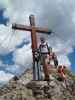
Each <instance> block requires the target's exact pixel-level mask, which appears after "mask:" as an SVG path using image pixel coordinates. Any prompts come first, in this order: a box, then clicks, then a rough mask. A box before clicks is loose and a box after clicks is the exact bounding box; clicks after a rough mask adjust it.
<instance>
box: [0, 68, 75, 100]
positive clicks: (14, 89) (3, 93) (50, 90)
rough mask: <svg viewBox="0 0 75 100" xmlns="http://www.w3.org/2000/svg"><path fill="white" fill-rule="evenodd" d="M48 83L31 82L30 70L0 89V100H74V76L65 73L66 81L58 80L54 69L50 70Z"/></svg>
mask: <svg viewBox="0 0 75 100" xmlns="http://www.w3.org/2000/svg"><path fill="white" fill-rule="evenodd" d="M49 72H50V81H48V82H47V81H32V70H31V69H29V70H27V71H25V72H24V73H23V74H22V75H21V76H20V77H17V76H15V77H14V78H13V79H11V80H10V81H9V83H8V84H7V85H5V86H3V87H1V88H0V100H75V76H74V75H73V74H72V73H71V72H70V71H67V72H66V75H67V77H68V78H67V81H66V82H63V81H60V80H59V79H58V74H57V70H56V69H53V68H52V69H50V71H49Z"/></svg>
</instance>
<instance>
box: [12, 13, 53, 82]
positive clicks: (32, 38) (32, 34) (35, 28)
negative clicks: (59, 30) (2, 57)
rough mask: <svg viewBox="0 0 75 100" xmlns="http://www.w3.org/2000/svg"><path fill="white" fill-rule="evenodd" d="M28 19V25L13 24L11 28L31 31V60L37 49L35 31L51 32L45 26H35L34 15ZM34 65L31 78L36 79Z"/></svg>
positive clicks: (45, 71)
mask: <svg viewBox="0 0 75 100" xmlns="http://www.w3.org/2000/svg"><path fill="white" fill-rule="evenodd" d="M29 20H30V26H27V25H20V24H13V25H12V29H17V30H24V31H30V32H31V40H32V54H33V62H34V60H35V50H37V48H38V47H37V35H36V32H38V33H45V34H46V33H47V34H51V30H48V29H47V28H41V27H36V26H35V17H34V15H30V16H29ZM43 67H44V73H45V77H46V76H47V75H46V74H47V67H46V65H43ZM34 73H35V66H33V79H34V80H36V78H35V77H36V76H35V74H34Z"/></svg>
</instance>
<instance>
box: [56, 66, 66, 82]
mask: <svg viewBox="0 0 75 100" xmlns="http://www.w3.org/2000/svg"><path fill="white" fill-rule="evenodd" d="M58 75H59V77H58V80H59V81H64V80H66V75H65V70H64V67H63V66H62V65H60V66H59V67H58Z"/></svg>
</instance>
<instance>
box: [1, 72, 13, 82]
mask: <svg viewBox="0 0 75 100" xmlns="http://www.w3.org/2000/svg"><path fill="white" fill-rule="evenodd" d="M13 76H14V75H12V74H10V73H5V72H4V71H0V82H1V81H3V82H6V81H8V80H10V79H11V78H12V77H13Z"/></svg>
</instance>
